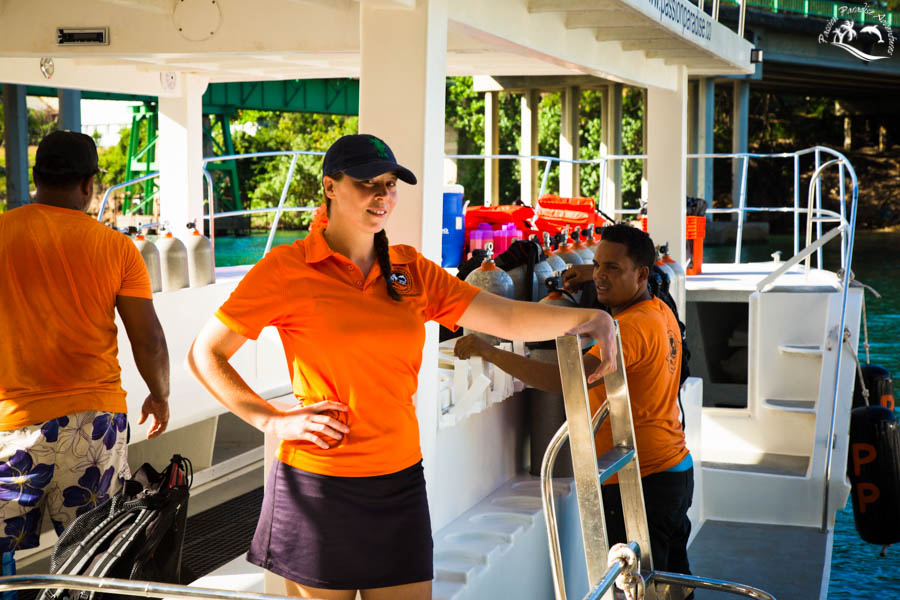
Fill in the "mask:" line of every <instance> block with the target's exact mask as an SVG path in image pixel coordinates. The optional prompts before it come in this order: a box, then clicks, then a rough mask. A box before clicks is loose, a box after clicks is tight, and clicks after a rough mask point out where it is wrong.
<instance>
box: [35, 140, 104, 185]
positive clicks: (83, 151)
mask: <svg viewBox="0 0 900 600" xmlns="http://www.w3.org/2000/svg"><path fill="white" fill-rule="evenodd" d="M34 170H35V171H37V172H38V173H39V174H40V175H44V176H47V177H58V178H73V179H74V178H78V177H85V178H87V177H90V176H91V175H96V174H97V173H99V172H100V169H99V167H98V165H97V145H96V144H94V139H93V138H92V137H91V136H89V135H85V134H83V133H79V132H76V131H54V132H53V133H50V134H49V135H47V137H45V138H44V139H42V140H41V143H40V144H38V148H37V154H36V155H35V157H34Z"/></svg>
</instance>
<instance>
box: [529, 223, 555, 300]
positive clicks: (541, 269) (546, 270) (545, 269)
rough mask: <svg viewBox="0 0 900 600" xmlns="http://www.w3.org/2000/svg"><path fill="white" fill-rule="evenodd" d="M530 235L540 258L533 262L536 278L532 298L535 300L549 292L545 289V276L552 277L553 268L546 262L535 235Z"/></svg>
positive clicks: (545, 256)
mask: <svg viewBox="0 0 900 600" xmlns="http://www.w3.org/2000/svg"><path fill="white" fill-rule="evenodd" d="M531 237H532V239H531V241H532V243H533V244H535V245H536V246H537V249H538V252H539V258H540V260H538V262H536V263H534V278H535V279H536V280H537V293H536V294H535V296H534V300H535V302H537V301H540V299H541V298H543V297H545V296H546V295H547V294H549V293H550V290H548V289H547V278H548V277H553V268H552V267H551V266H550V263H549V262H547V255H546V254H544V253H543V251H542V250H541V245H540V244H538V242H537V239H536V236H531Z"/></svg>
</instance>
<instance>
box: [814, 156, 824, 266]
mask: <svg viewBox="0 0 900 600" xmlns="http://www.w3.org/2000/svg"><path fill="white" fill-rule="evenodd" d="M815 155H816V170H818V169H819V166H820V164H821V162H822V159H821V156H822V155H821V153H820V152H819V148H818V147H817V148H816V153H815ZM821 208H822V180H821V179H819V178H816V215H817V216H818V212H819V210H821ZM816 236H817V237H822V222H821V221H816ZM816 266H817V267H818V268H820V269H821V268H822V250H821V249H819V251H818V252H816Z"/></svg>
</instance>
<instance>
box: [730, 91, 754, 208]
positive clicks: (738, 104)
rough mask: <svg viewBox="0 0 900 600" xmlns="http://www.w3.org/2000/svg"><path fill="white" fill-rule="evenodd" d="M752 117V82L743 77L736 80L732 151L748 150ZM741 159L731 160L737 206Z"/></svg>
mask: <svg viewBox="0 0 900 600" xmlns="http://www.w3.org/2000/svg"><path fill="white" fill-rule="evenodd" d="M749 119H750V82H749V81H747V80H746V79H742V80H739V81H735V82H734V104H733V110H732V117H731V123H732V137H731V151H732V152H734V153H739V152H746V151H747V147H748V146H747V144H748V131H747V127H748V121H749ZM742 168H743V167H742V165H741V161H740V160H739V159H734V160H732V161H731V205H732V206H734V207H737V205H738V198H740V195H741V193H740V192H741V170H742ZM732 219H733V220H735V221H736V220H738V219H739V216H738V215H737V213H732Z"/></svg>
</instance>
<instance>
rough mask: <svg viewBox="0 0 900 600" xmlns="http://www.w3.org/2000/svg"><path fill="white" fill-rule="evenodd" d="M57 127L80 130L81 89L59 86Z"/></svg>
mask: <svg viewBox="0 0 900 600" xmlns="http://www.w3.org/2000/svg"><path fill="white" fill-rule="evenodd" d="M58 97H59V128H60V129H65V130H67V131H81V90H65V89H63V88H59V91H58Z"/></svg>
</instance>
